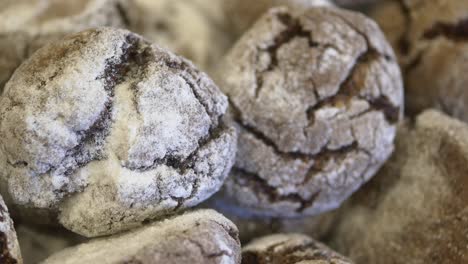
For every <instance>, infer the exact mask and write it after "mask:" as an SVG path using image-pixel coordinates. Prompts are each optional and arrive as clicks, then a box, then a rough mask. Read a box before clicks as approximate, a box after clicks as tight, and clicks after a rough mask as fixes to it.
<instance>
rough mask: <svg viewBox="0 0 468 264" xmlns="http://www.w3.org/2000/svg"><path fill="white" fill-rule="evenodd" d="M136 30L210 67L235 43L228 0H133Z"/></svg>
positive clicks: (153, 40) (133, 27) (133, 26)
mask: <svg viewBox="0 0 468 264" xmlns="http://www.w3.org/2000/svg"><path fill="white" fill-rule="evenodd" d="M130 1H133V5H134V6H135V8H134V10H132V11H131V12H129V20H130V24H131V29H132V31H135V32H137V33H139V34H141V35H143V36H144V37H145V38H147V39H149V40H151V41H152V42H154V43H157V44H158V45H160V46H162V47H165V48H167V49H169V50H171V51H173V52H175V53H176V54H180V55H182V56H184V57H186V58H188V59H190V60H192V61H193V62H194V64H195V65H197V66H198V67H200V68H201V69H203V70H207V71H209V70H210V69H211V67H213V65H215V64H217V63H218V62H219V59H220V58H221V57H222V55H223V54H224V53H225V52H226V51H227V49H228V48H229V46H230V43H232V40H231V39H230V35H229V34H228V33H227V29H226V23H225V21H226V17H225V16H223V13H222V3H223V2H224V0H188V1H174V0H130Z"/></svg>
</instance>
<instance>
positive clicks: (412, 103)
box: [373, 0, 468, 122]
mask: <svg viewBox="0 0 468 264" xmlns="http://www.w3.org/2000/svg"><path fill="white" fill-rule="evenodd" d="M373 17H374V18H375V19H376V20H377V22H378V23H379V24H380V25H381V27H382V30H383V31H384V32H385V34H386V36H387V38H388V39H389V41H390V42H391V44H392V46H393V47H394V49H395V52H396V54H397V55H398V58H399V62H400V65H401V68H402V71H403V73H404V77H405V93H406V99H407V100H406V108H407V110H408V114H409V115H411V116H415V115H417V114H418V113H420V112H421V111H423V110H424V109H427V108H437V109H439V110H442V111H444V112H445V113H447V114H448V115H450V116H453V117H456V118H458V119H461V120H463V121H465V122H467V121H468V114H467V113H468V93H467V92H466V87H467V86H468V76H467V75H466V74H465V73H466V72H467V71H468V1H460V0H433V1H421V0H387V1H386V2H384V3H383V4H382V5H379V6H378V7H377V8H376V10H375V11H374V14H373Z"/></svg>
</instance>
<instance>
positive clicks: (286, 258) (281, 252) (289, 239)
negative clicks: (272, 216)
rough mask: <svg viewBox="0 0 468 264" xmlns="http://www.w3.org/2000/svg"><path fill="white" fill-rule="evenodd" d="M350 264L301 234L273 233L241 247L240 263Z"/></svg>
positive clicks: (345, 259) (349, 261) (347, 260)
mask: <svg viewBox="0 0 468 264" xmlns="http://www.w3.org/2000/svg"><path fill="white" fill-rule="evenodd" d="M296 263H297V264H351V263H353V262H352V261H351V260H349V259H347V258H345V257H343V256H341V255H339V254H338V253H336V252H334V251H333V250H331V249H329V248H328V247H326V246H325V245H323V244H321V243H319V242H317V241H315V240H313V239H312V238H310V237H308V236H306V235H301V234H274V235H269V236H265V237H262V238H259V239H256V240H254V241H252V242H251V243H250V244H248V245H246V246H245V247H243V248H242V264H296Z"/></svg>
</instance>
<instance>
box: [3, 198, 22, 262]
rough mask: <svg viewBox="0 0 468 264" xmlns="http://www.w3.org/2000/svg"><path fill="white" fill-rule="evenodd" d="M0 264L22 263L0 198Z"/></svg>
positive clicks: (17, 245)
mask: <svg viewBox="0 0 468 264" xmlns="http://www.w3.org/2000/svg"><path fill="white" fill-rule="evenodd" d="M0 263H4V264H21V263H23V260H22V257H21V252H20V247H19V244H18V239H17V237H16V231H15V227H14V225H13V221H12V220H11V218H10V214H9V213H8V208H7V207H6V205H5V202H4V201H3V198H2V197H1V196H0Z"/></svg>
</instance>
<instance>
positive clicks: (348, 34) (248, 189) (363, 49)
mask: <svg viewBox="0 0 468 264" xmlns="http://www.w3.org/2000/svg"><path fill="white" fill-rule="evenodd" d="M217 78H218V84H219V85H220V88H221V89H222V90H223V91H224V92H225V93H226V94H227V95H228V97H229V99H230V102H231V104H230V109H231V111H230V112H231V114H232V118H233V119H234V120H235V122H236V125H237V128H238V131H239V140H238V153H237V159H236V164H235V166H234V168H233V170H232V172H231V177H229V178H228V180H227V181H226V183H225V185H224V188H223V192H222V194H221V196H222V197H221V198H220V199H223V200H224V202H226V203H227V204H229V206H231V207H236V206H237V207H238V208H239V210H244V211H246V212H247V211H248V212H249V213H251V214H256V215H262V216H270V217H295V216H300V215H317V214H320V213H322V212H325V211H328V210H331V209H334V208H336V207H338V206H339V205H340V204H341V203H342V201H344V200H345V199H346V198H347V197H348V196H349V195H351V194H352V193H353V192H354V191H355V190H356V189H357V188H359V187H360V186H361V185H362V184H363V183H365V182H366V181H367V180H368V179H369V178H371V177H372V176H373V175H374V174H375V172H376V171H377V170H378V169H379V168H380V166H381V165H382V164H383V163H384V162H385V161H386V160H387V158H388V157H389V156H390V154H391V153H392V151H393V139H394V137H395V133H396V132H395V131H396V124H397V123H398V121H399V120H400V118H401V116H402V109H403V107H402V104H403V89H402V81H401V75H400V71H399V68H398V65H397V63H396V61H395V58H394V55H393V52H392V49H391V47H390V46H389V45H388V43H387V42H386V40H385V37H384V36H383V34H382V33H381V32H380V30H379V28H378V27H377V25H376V24H375V23H374V22H372V21H371V20H370V19H368V18H366V17H364V16H363V15H360V14H358V13H354V12H350V11H344V10H341V9H337V8H311V9H308V10H306V11H299V10H295V11H294V10H290V9H287V8H275V9H271V10H270V11H269V12H268V13H267V14H266V15H265V16H264V17H263V18H262V19H260V20H259V21H258V22H257V23H256V24H255V26H254V27H253V28H252V29H251V30H250V31H249V32H247V33H246V34H245V35H244V36H243V37H242V39H241V40H240V41H239V42H238V43H237V44H236V45H235V46H234V48H233V49H232V50H231V51H230V53H229V54H228V55H227V57H226V58H225V60H224V64H223V66H222V67H221V68H220V73H219V75H218V77H217Z"/></svg>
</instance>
